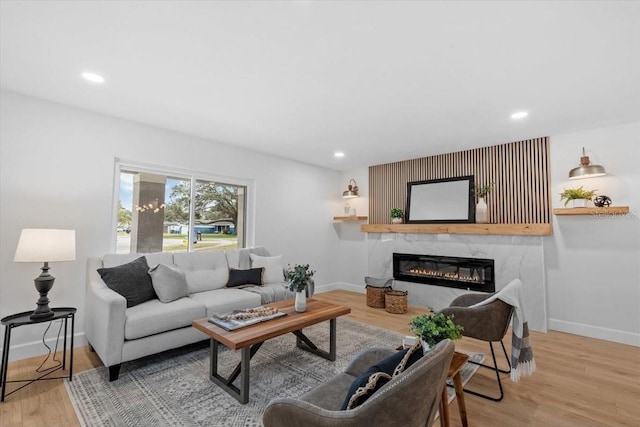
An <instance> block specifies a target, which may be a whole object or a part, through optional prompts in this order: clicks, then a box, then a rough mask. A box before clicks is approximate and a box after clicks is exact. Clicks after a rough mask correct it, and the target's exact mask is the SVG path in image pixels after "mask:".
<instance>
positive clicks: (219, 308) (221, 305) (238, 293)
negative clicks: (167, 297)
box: [189, 288, 261, 317]
mask: <svg viewBox="0 0 640 427" xmlns="http://www.w3.org/2000/svg"><path fill="white" fill-rule="evenodd" d="M189 298H191V299H193V300H194V301H196V302H198V303H200V304H202V305H204V306H205V307H206V308H207V317H211V316H213V313H218V314H225V313H229V312H230V311H232V310H233V309H234V308H253V307H258V306H260V305H261V303H260V295H257V294H252V293H251V292H245V291H244V290H242V289H233V288H231V289H216V290H213V291H205V292H197V293H193V294H190V295H189Z"/></svg>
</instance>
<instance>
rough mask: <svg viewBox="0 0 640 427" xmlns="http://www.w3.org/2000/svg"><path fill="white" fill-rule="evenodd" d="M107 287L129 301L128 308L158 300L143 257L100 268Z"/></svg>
mask: <svg viewBox="0 0 640 427" xmlns="http://www.w3.org/2000/svg"><path fill="white" fill-rule="evenodd" d="M98 274H100V277H102V280H104V283H106V285H107V286H108V287H109V288H110V289H112V290H114V291H115V292H117V293H119V294H120V295H122V296H123V297H125V299H126V300H127V308H129V307H133V306H135V305H138V304H141V303H143V302H145V301H149V300H152V299H155V298H156V293H155V291H154V290H153V285H152V284H151V276H149V265H148V264H147V259H146V258H145V257H143V256H141V257H140V258H138V259H135V260H133V261H131V262H129V263H127V264H122V265H118V266H116V267H109V268H99V269H98Z"/></svg>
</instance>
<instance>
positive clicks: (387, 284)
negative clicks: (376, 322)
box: [364, 276, 393, 308]
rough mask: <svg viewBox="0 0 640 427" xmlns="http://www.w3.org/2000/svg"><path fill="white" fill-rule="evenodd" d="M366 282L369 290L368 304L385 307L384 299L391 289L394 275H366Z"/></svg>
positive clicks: (374, 306)
mask: <svg viewBox="0 0 640 427" xmlns="http://www.w3.org/2000/svg"><path fill="white" fill-rule="evenodd" d="M364 283H365V285H366V287H365V288H366V290H367V305H368V306H369V307H373V308H384V299H385V297H384V296H385V294H386V293H387V291H390V290H391V283H393V277H385V278H383V279H377V278H375V277H368V276H367V277H365V278H364Z"/></svg>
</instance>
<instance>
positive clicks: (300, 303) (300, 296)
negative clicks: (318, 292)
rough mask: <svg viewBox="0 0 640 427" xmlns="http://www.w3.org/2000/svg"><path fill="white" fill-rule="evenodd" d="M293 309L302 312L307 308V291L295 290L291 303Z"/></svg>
mask: <svg viewBox="0 0 640 427" xmlns="http://www.w3.org/2000/svg"><path fill="white" fill-rule="evenodd" d="M293 309H294V310H295V311H297V312H298V313H302V312H304V311H306V309H307V293H306V291H300V292H296V301H295V303H294V304H293Z"/></svg>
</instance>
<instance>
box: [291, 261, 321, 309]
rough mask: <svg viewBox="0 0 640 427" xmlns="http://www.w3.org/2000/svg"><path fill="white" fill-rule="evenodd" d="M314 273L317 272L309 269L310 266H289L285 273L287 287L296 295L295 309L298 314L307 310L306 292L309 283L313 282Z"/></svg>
mask: <svg viewBox="0 0 640 427" xmlns="http://www.w3.org/2000/svg"><path fill="white" fill-rule="evenodd" d="M314 273H315V271H314V270H311V269H310V268H309V264H303V265H298V264H296V265H294V266H293V267H291V266H289V268H287V269H286V270H285V272H284V277H285V279H286V280H287V287H288V288H289V290H290V291H292V292H295V293H296V300H295V304H294V309H295V310H296V311H298V312H303V311H305V310H306V309H307V296H306V293H305V290H306V289H307V285H308V284H309V282H311V281H312V280H313V279H312V277H313V274H314Z"/></svg>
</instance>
